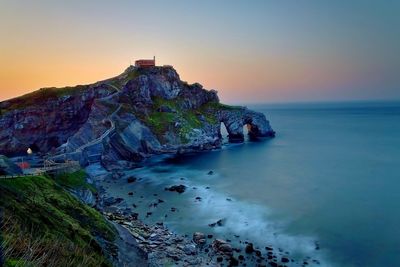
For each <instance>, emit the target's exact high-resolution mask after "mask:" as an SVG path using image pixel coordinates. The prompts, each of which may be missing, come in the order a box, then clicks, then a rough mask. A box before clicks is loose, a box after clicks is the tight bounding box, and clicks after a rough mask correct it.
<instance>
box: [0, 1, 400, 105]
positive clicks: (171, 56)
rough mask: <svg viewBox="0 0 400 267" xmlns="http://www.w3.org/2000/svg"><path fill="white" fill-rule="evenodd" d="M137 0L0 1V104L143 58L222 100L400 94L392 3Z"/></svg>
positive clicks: (397, 23) (399, 24) (399, 37)
mask: <svg viewBox="0 0 400 267" xmlns="http://www.w3.org/2000/svg"><path fill="white" fill-rule="evenodd" d="M144 2H145V1H76V0H72V1H65V2H64V1H50V0H48V1H44V0H38V1H20V0H2V1H0V34H1V36H2V37H1V42H0V100H5V99H8V98H11V97H15V96H19V95H22V94H25V93H27V92H30V91H33V90H36V89H38V88H41V87H50V86H57V87H61V86H66V85H76V84H87V83H92V82H95V81H98V80H102V79H106V78H109V77H112V76H115V75H118V74H119V73H121V72H122V71H123V70H124V69H125V68H126V67H128V65H129V64H130V62H131V63H133V62H134V60H135V59H138V58H152V57H153V55H155V56H156V60H157V64H158V65H163V64H169V65H173V66H174V67H175V69H176V70H177V71H178V73H179V74H180V76H181V78H182V79H183V80H186V81H188V82H191V83H192V82H199V83H201V84H203V85H204V86H205V87H206V88H208V89H216V90H218V91H219V95H220V98H221V100H222V101H224V102H227V103H251V102H275V101H278V102H282V101H320V100H323V101H329V100H332V101H336V100H375V99H388V100H397V99H399V98H400V92H399V91H400V90H399V89H400V75H399V70H400V53H399V51H398V50H399V47H400V30H399V29H400V18H399V17H400V16H398V11H399V10H400V9H399V7H400V4H399V2H396V1H382V2H381V1H379V2H378V1H376V2H372V1H371V2H369V1H352V3H351V4H349V3H348V2H346V1H335V2H334V3H327V2H325V1H307V2H303V3H301V4H300V3H299V2H298V1H179V0H177V1H146V2H145V3H144ZM322 2H325V3H322ZM332 2H333V1H332Z"/></svg>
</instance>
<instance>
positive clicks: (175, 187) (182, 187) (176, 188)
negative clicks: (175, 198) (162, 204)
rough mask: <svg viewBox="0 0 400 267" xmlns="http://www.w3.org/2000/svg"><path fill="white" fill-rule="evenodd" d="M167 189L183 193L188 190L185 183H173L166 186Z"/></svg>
mask: <svg viewBox="0 0 400 267" xmlns="http://www.w3.org/2000/svg"><path fill="white" fill-rule="evenodd" d="M165 190H166V191H171V192H174V191H175V192H178V193H179V194H182V193H183V192H185V190H186V186H185V185H182V184H181V185H173V186H170V187H166V188H165Z"/></svg>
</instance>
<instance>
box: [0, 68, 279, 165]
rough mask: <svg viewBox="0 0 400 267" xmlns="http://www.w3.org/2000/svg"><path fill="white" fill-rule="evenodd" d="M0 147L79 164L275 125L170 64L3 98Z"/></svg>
mask: <svg viewBox="0 0 400 267" xmlns="http://www.w3.org/2000/svg"><path fill="white" fill-rule="evenodd" d="M0 112H1V113H0V154H6V155H15V154H21V153H25V151H26V149H27V148H28V147H30V148H32V149H33V150H34V151H35V152H40V153H51V154H53V156H54V157H55V159H57V155H59V157H60V158H61V157H64V158H65V157H70V158H76V159H79V160H81V161H82V162H83V163H86V162H88V161H89V162H90V161H96V160H102V161H103V163H106V165H108V166H110V165H112V163H113V162H120V161H121V160H125V161H126V162H132V161H140V160H142V159H143V158H144V157H146V156H148V155H151V154H158V153H171V152H173V153H183V152H186V151H193V150H196V151H197V150H207V149H213V148H218V147H220V146H221V140H222V139H221V131H220V126H221V123H223V124H225V126H226V129H227V131H228V133H229V140H230V141H231V142H242V141H243V140H244V134H243V126H244V125H247V127H248V133H249V135H250V136H251V137H252V138H259V137H271V136H274V131H273V130H272V128H271V127H270V125H269V122H268V121H267V120H266V118H265V116H264V114H262V113H258V112H254V111H251V110H248V109H247V108H245V107H233V106H227V105H223V104H221V103H220V102H219V99H218V96H217V92H216V91H214V90H210V91H208V90H205V89H203V87H202V86H201V85H200V84H198V83H195V84H192V85H190V84H188V83H186V82H184V81H181V80H180V78H179V75H178V73H177V72H176V71H175V70H174V69H173V68H172V67H170V66H164V67H153V68H146V69H144V68H135V67H133V66H130V67H129V68H128V69H126V70H125V71H124V72H123V73H122V74H121V75H119V76H117V77H114V78H111V79H108V80H104V81H100V82H97V83H95V84H91V85H83V86H76V87H66V88H44V89H40V90H38V91H36V92H33V93H31V94H28V95H25V96H22V97H19V98H15V99H11V100H8V101H4V102H1V103H0Z"/></svg>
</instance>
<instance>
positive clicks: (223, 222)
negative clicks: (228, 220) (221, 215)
mask: <svg viewBox="0 0 400 267" xmlns="http://www.w3.org/2000/svg"><path fill="white" fill-rule="evenodd" d="M224 224H225V219H219V220H218V221H216V222H215V223H210V224H209V225H208V226H210V227H215V226H224Z"/></svg>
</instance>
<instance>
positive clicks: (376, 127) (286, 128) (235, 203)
mask: <svg viewBox="0 0 400 267" xmlns="http://www.w3.org/2000/svg"><path fill="white" fill-rule="evenodd" d="M251 108H253V109H255V110H257V111H261V112H263V113H265V114H266V116H267V118H268V119H269V120H270V122H271V125H272V127H273V128H274V130H275V131H276V132H277V136H276V138H274V139H269V140H265V141H259V142H250V141H246V142H245V143H244V144H240V145H230V144H229V145H225V146H224V147H223V149H221V150H217V151H212V152H205V153H198V154H192V155H185V156H183V157H182V156H181V157H177V158H168V159H165V158H164V159H153V162H152V163H151V162H149V163H148V164H149V165H146V167H144V168H140V169H136V170H134V171H131V172H130V174H133V175H134V176H136V177H137V178H138V181H136V182H135V183H132V184H127V182H126V180H124V179H122V180H117V181H114V183H104V186H105V187H106V188H108V189H109V191H110V192H113V194H115V196H122V197H124V198H125V199H126V201H127V203H128V204H129V206H132V204H135V205H136V206H137V208H133V210H134V211H135V210H136V212H139V213H140V216H139V217H140V218H141V219H143V220H144V221H145V222H150V223H154V222H160V221H163V222H164V224H165V225H167V226H168V227H169V228H170V229H171V230H174V231H176V232H178V233H182V234H187V235H189V236H191V235H192V233H193V232H195V231H200V232H204V233H206V234H213V235H214V237H221V238H225V239H231V240H232V243H233V244H234V245H238V244H239V241H244V240H250V241H252V242H254V243H255V244H256V245H257V246H259V247H260V248H263V247H265V246H269V245H271V246H274V248H282V249H283V252H282V253H285V252H289V253H290V257H292V258H294V259H296V261H297V262H302V261H303V259H304V258H305V257H307V256H309V257H311V259H315V260H318V261H320V263H321V265H320V266H400V227H399V226H400V189H399V188H400V187H399V186H400V171H399V168H400V104H399V103H343V104H339V103H337V104H332V103H331V104H326V103H325V104H323V103H321V104H285V105H284V104H279V105H278V104H275V105H258V106H253V107H251ZM209 171H213V174H211V175H209V174H208V172H209ZM177 184H183V185H186V186H188V189H187V190H186V192H185V193H183V194H178V193H176V192H169V191H165V190H164V188H165V187H167V186H171V185H177ZM128 192H134V195H133V196H128ZM196 197H200V198H201V199H200V200H199V199H196ZM158 199H162V200H163V201H164V202H163V203H159V204H158V205H157V206H156V207H150V206H152V205H151V204H152V203H156V202H157V201H158ZM171 208H176V211H175V212H173V211H171ZM147 212H152V214H151V215H149V216H147V217H146V213H147ZM166 215H167V217H166ZM219 219H224V221H223V222H224V225H223V226H216V227H210V226H208V224H210V223H214V222H216V221H218V220H219ZM264 251H265V250H264ZM309 263H310V264H312V260H309ZM250 265H251V264H250Z"/></svg>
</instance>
